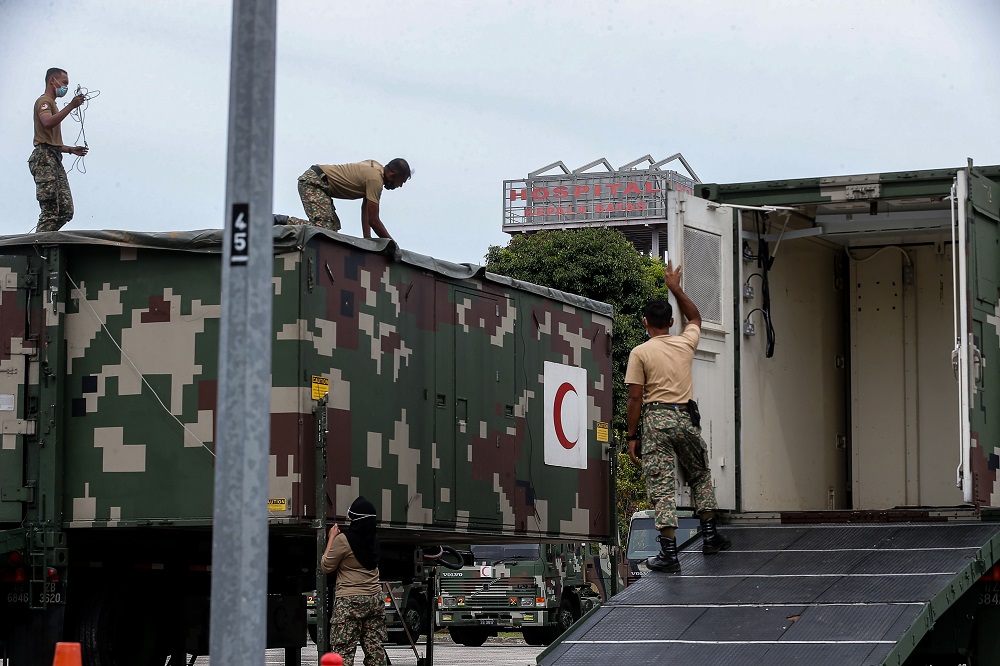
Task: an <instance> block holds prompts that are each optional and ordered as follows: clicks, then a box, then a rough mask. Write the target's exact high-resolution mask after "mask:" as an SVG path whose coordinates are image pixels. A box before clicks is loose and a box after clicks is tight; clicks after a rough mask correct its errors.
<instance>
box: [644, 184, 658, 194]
mask: <svg viewBox="0 0 1000 666" xmlns="http://www.w3.org/2000/svg"><path fill="white" fill-rule="evenodd" d="M657 192H659V190H654V189H653V183H651V182H650V181H646V194H655V193H657Z"/></svg>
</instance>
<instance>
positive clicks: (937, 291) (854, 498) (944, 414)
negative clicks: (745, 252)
mask: <svg viewBox="0 0 1000 666" xmlns="http://www.w3.org/2000/svg"><path fill="white" fill-rule="evenodd" d="M744 222H745V224H744V229H751V228H752V225H750V224H746V222H747V219H746V217H745V218H744ZM818 222H819V223H820V224H821V225H822V224H824V223H823V222H822V221H818ZM825 224H826V225H827V227H828V233H827V234H826V235H824V236H822V237H819V238H798V239H792V240H784V241H783V242H782V243H781V244H780V246H779V248H780V249H779V251H778V252H777V254H776V257H775V260H774V263H773V265H772V268H771V270H770V272H769V287H770V300H771V307H770V315H771V320H772V322H773V326H774V331H775V346H774V354H773V357H772V358H767V357H766V354H765V348H766V338H767V336H766V334H765V323H764V319H763V317H762V313H761V312H760V310H756V309H757V308H760V307H762V305H763V303H762V298H761V291H762V289H761V288H762V280H761V279H760V278H759V277H753V275H754V274H755V273H759V272H760V269H759V268H758V267H757V264H756V261H742V262H741V273H740V278H739V279H740V281H741V282H740V287H741V292H742V287H743V285H745V284H747V283H749V284H750V285H752V286H753V288H754V296H753V298H752V299H750V300H746V299H745V298H741V299H740V304H739V309H740V312H741V322H742V323H745V322H746V321H750V322H752V323H753V324H754V326H755V334H754V335H752V336H748V335H746V334H745V333H743V332H742V331H741V335H740V340H741V350H740V386H739V389H740V419H741V429H740V433H741V438H740V464H741V467H740V471H741V499H742V506H743V508H744V509H745V510H748V511H800V510H821V509H886V508H892V507H897V506H953V505H957V504H961V502H962V496H961V491H960V490H959V489H957V488H956V487H955V480H956V467H957V466H958V464H959V461H960V451H959V442H960V436H959V430H958V429H959V414H958V404H957V388H956V386H957V385H956V380H955V377H954V371H953V368H952V362H951V353H952V349H953V348H954V332H953V321H954V317H953V308H954V291H953V288H952V286H953V282H954V280H953V277H952V270H953V269H952V251H951V244H950V239H949V238H947V237H946V236H945V235H943V234H942V233H936V234H933V235H929V234H928V233H927V230H926V229H925V230H905V229H904V230H898V229H897V231H896V233H894V234H893V236H892V237H885V238H884V239H883V240H879V239H878V238H869V237H866V236H865V235H864V234H860V233H844V234H838V233H829V227H830V225H829V224H828V223H825ZM945 228H946V227H945ZM943 233H944V234H946V233H947V232H943ZM750 248H751V251H752V252H756V240H751V241H750ZM848 250H849V252H848ZM770 251H771V252H774V251H775V247H774V242H773V241H772V243H771V248H770ZM742 323H741V327H742V325H743V324H742Z"/></svg>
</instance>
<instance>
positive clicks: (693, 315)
mask: <svg viewBox="0 0 1000 666" xmlns="http://www.w3.org/2000/svg"><path fill="white" fill-rule="evenodd" d="M663 280H664V282H666V283H667V288H668V289H670V293H671V294H673V295H674V298H676V299H677V306H678V307H679V308H680V309H681V314H682V315H684V318H685V319H687V320H688V322H689V323H691V324H694V325H695V326H697V327H698V328H701V314H700V313H699V312H698V306H696V305H695V304H694V301H692V300H691V299H690V298H688V295H687V294H685V293H684V290H683V289H681V267H680V266H678V267H677V268H674V264H673V262H672V261H668V262H667V266H666V268H664V269H663Z"/></svg>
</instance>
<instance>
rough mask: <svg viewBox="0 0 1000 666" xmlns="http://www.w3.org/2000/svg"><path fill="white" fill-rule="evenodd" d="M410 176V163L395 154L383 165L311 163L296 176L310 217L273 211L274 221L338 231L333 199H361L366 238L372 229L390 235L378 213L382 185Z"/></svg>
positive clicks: (393, 184) (397, 184) (371, 162)
mask: <svg viewBox="0 0 1000 666" xmlns="http://www.w3.org/2000/svg"><path fill="white" fill-rule="evenodd" d="M409 179H410V165H409V164H408V163H407V161H406V160H404V159H403V158H402V157H397V158H396V159H394V160H392V161H391V162H389V163H388V164H386V165H385V166H382V165H381V164H379V163H378V162H376V161H375V160H365V161H363V162H352V163H350V164H314V165H312V166H311V167H309V168H308V169H306V171H305V173H303V174H302V175H301V176H299V197H300V198H301V199H302V207H303V208H304V209H305V211H306V216H307V217H308V218H309V221H308V222H306V221H305V220H301V219H299V218H296V217H288V216H287V215H275V216H274V222H275V224H314V225H316V226H317V227H323V228H324V229H330V230H331V231H340V218H339V217H338V216H337V208H336V206H334V205H333V200H334V199H362V202H361V229H362V231H363V232H364V236H365V238H371V237H372V231H374V232H375V235H377V236H378V237H379V238H392V236H390V235H389V232H388V231H386V228H385V224H383V223H382V218H381V217H379V200H380V199H381V198H382V188H383V187H385V188H386V189H390V190H394V189H396V188H397V187H402V186H403V184H404V183H405V182H406V181H408V180H409Z"/></svg>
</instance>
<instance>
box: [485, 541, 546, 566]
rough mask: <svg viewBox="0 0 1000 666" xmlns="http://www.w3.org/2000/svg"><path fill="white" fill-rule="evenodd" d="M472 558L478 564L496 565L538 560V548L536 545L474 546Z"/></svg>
mask: <svg viewBox="0 0 1000 666" xmlns="http://www.w3.org/2000/svg"><path fill="white" fill-rule="evenodd" d="M472 557H473V558H474V559H475V560H476V562H483V561H485V562H489V563H490V564H495V563H497V562H501V561H504V560H537V559H538V546H537V545H534V544H528V545H516V546H496V545H489V546H473V547H472Z"/></svg>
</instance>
